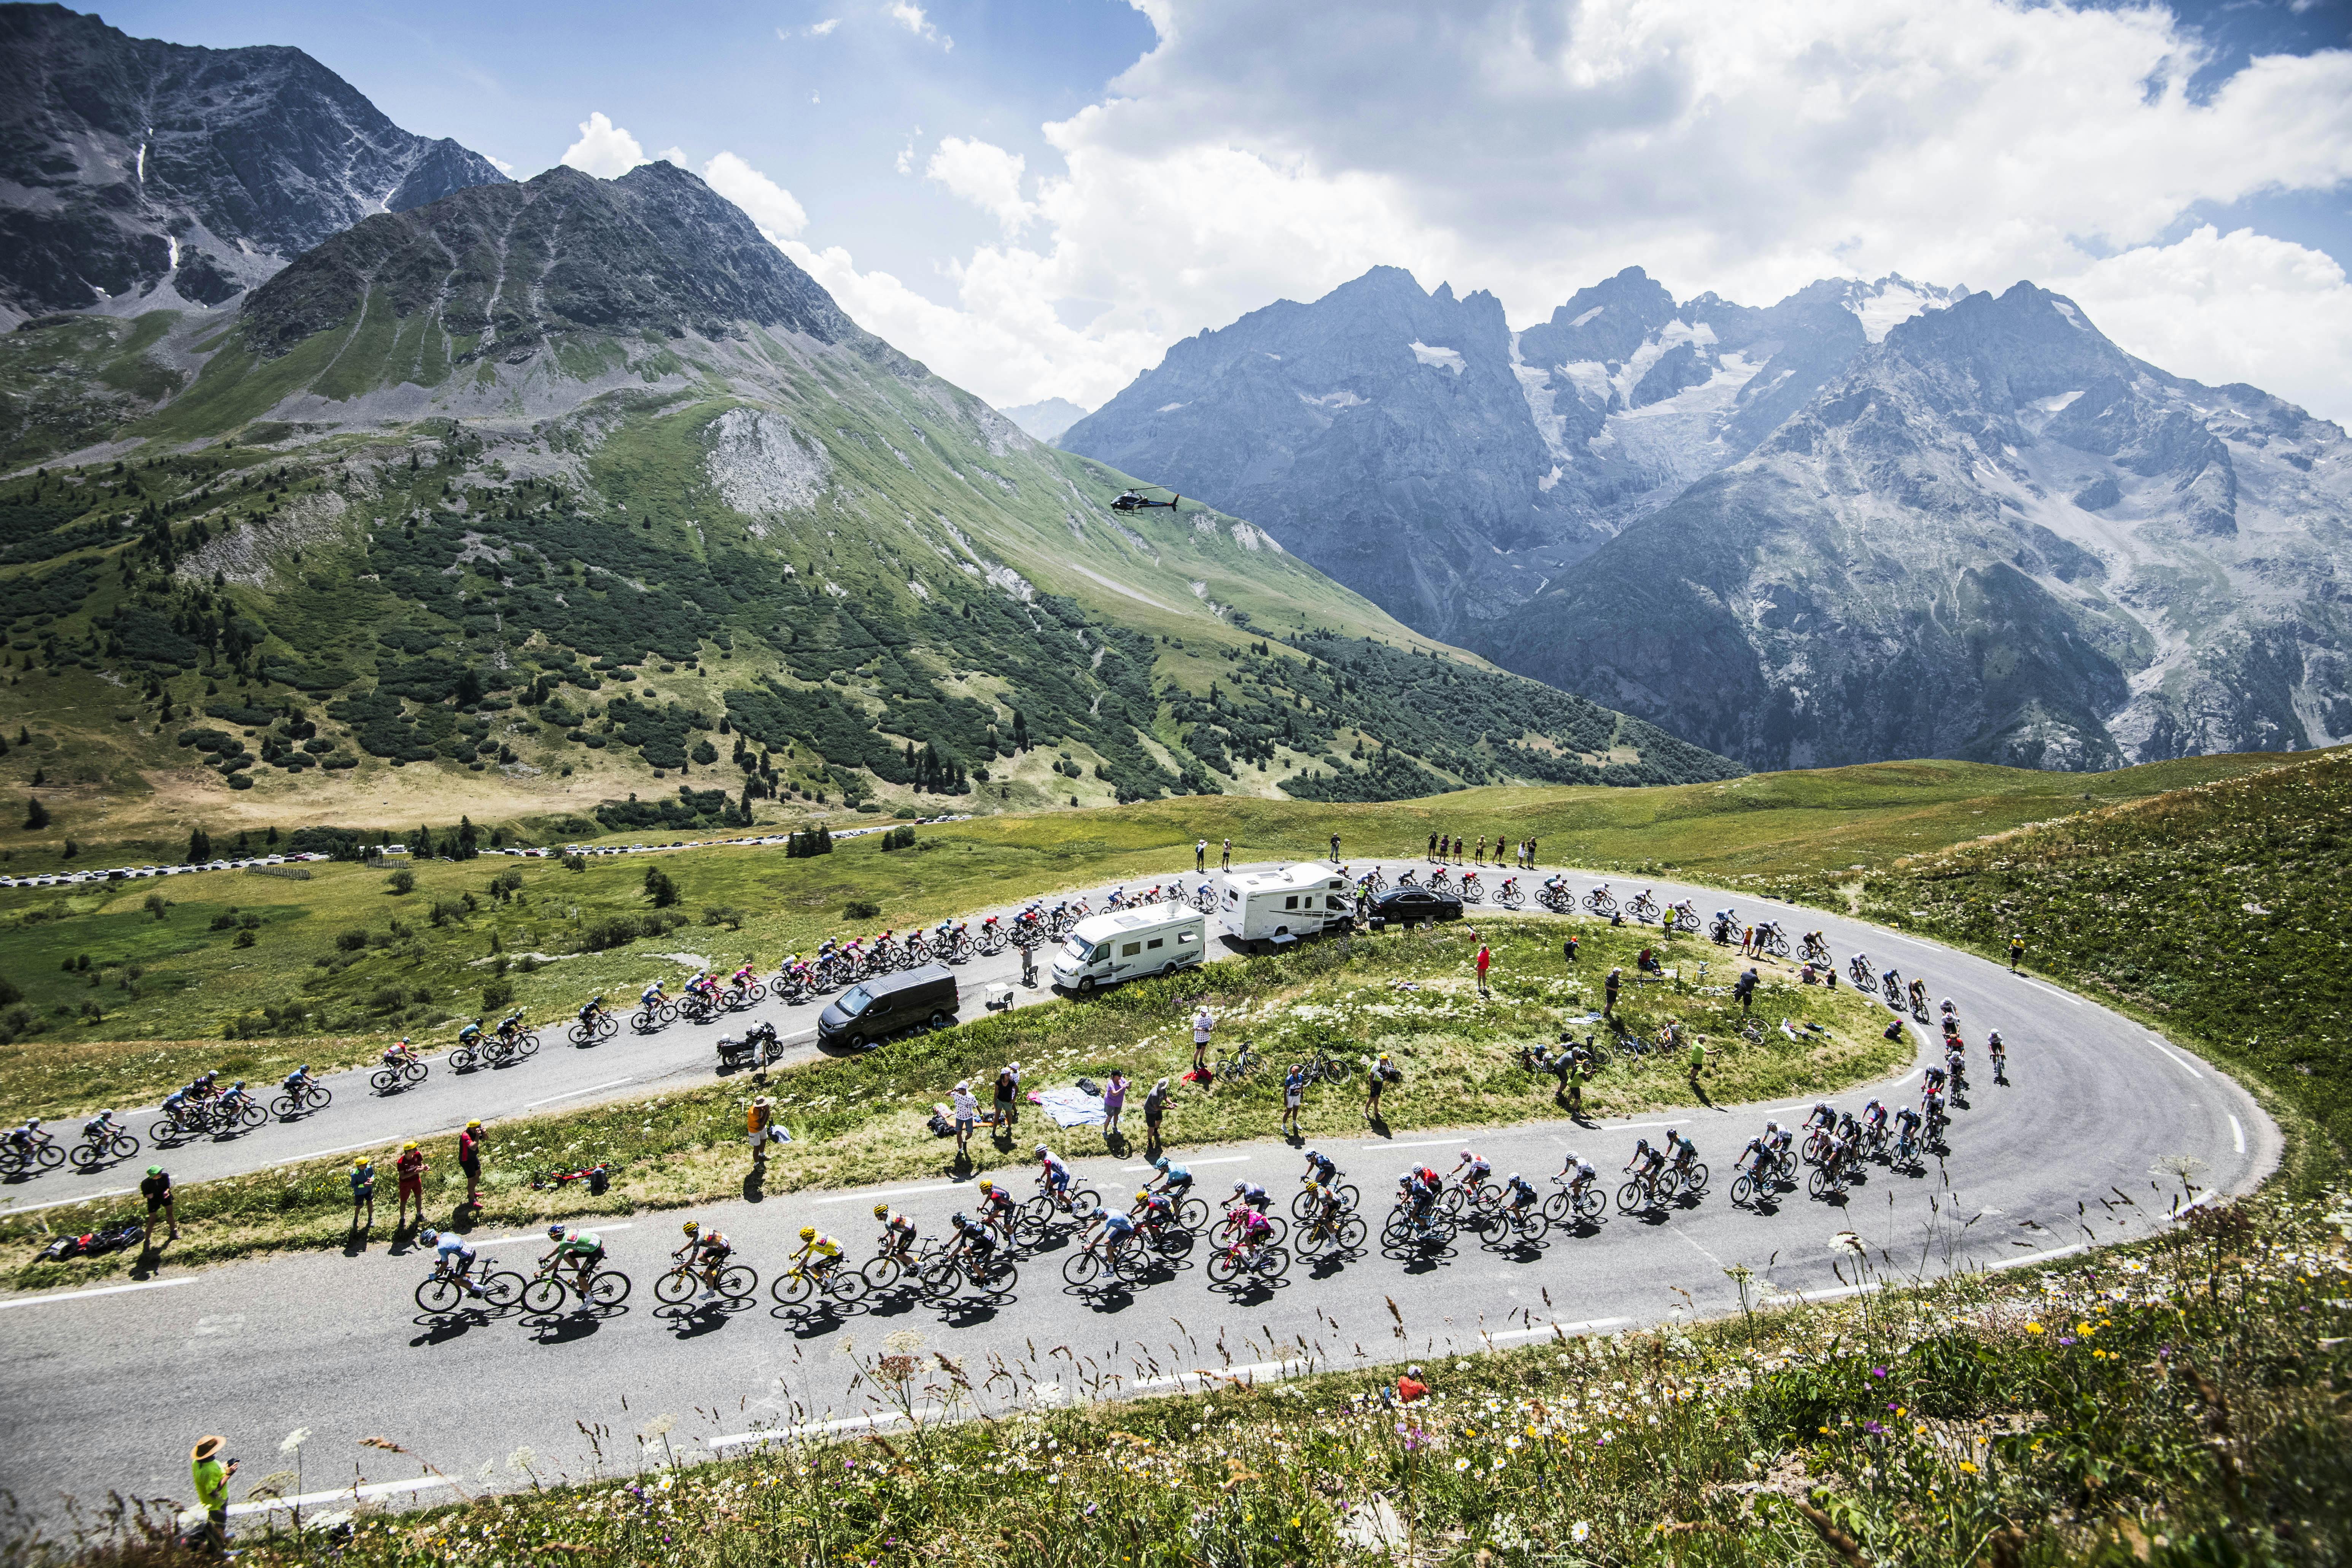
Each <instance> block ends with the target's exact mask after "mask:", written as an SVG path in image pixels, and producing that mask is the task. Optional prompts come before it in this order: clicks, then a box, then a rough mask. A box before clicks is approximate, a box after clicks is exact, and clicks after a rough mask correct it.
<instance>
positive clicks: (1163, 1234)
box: [1151, 1225, 1198, 1258]
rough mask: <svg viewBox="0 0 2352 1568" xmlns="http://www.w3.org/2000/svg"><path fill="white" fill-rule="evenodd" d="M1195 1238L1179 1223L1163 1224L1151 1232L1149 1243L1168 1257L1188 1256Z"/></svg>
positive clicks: (1190, 1254)
mask: <svg viewBox="0 0 2352 1568" xmlns="http://www.w3.org/2000/svg"><path fill="white" fill-rule="evenodd" d="M1197 1239H1198V1238H1197V1237H1194V1236H1193V1234H1192V1232H1191V1231H1189V1230H1186V1229H1185V1228H1184V1227H1183V1226H1181V1225H1163V1226H1160V1227H1159V1229H1158V1230H1157V1231H1156V1232H1155V1233H1154V1234H1153V1236H1152V1237H1151V1245H1152V1246H1153V1247H1156V1248H1157V1249H1158V1250H1159V1251H1160V1252H1161V1253H1163V1254H1165V1255H1166V1256H1168V1257H1170V1258H1189V1257H1191V1256H1192V1243H1193V1242H1194V1241H1195V1240H1197Z"/></svg>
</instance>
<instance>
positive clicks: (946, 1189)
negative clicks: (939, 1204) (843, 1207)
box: [816, 1182, 965, 1208]
mask: <svg viewBox="0 0 2352 1568" xmlns="http://www.w3.org/2000/svg"><path fill="white" fill-rule="evenodd" d="M964 1185H965V1184H964V1183H961V1182H941V1183H940V1184H939V1185H938V1186H935V1187H898V1188H896V1189H894V1190H892V1191H890V1192H886V1193H842V1194H838V1195H836V1196H834V1197H829V1198H818V1199H817V1200H816V1206H817V1207H819V1208H822V1207H824V1205H826V1204H849V1203H856V1201H857V1200H858V1199H860V1198H911V1197H913V1196H914V1195H915V1194H918V1193H953V1192H961V1191H962V1190H963V1188H964Z"/></svg>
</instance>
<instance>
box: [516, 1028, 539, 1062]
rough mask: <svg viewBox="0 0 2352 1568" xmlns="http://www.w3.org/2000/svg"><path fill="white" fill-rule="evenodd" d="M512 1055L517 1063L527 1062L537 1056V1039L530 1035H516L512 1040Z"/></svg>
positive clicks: (535, 1036)
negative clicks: (513, 1054)
mask: <svg viewBox="0 0 2352 1568" xmlns="http://www.w3.org/2000/svg"><path fill="white" fill-rule="evenodd" d="M514 1053H515V1059H516V1060H517V1061H529V1060H530V1058H533V1057H535V1056H537V1055H538V1054H539V1037H538V1036H537V1035H532V1034H521V1035H517V1036H516V1037H515V1038H514Z"/></svg>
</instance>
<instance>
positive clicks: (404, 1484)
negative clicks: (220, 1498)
mask: <svg viewBox="0 0 2352 1568" xmlns="http://www.w3.org/2000/svg"><path fill="white" fill-rule="evenodd" d="M456 1485H457V1482H455V1481H453V1480H450V1479H447V1478H446V1477H443V1476H419V1477H417V1478H416V1479H415V1480H413V1481H372V1482H370V1483H369V1484H367V1485H366V1486H360V1487H345V1488H344V1489H342V1490H341V1491H333V1492H304V1493H303V1494H302V1495H301V1496H300V1497H288V1498H271V1499H269V1500H267V1501H264V1502H233V1503H231V1504H229V1505H228V1511H229V1512H230V1513H231V1514H232V1515H236V1514H252V1513H272V1512H275V1511H276V1510H279V1509H288V1508H310V1507H313V1506H315V1505H317V1504H319V1503H326V1502H357V1501H359V1500H361V1499H362V1498H372V1497H396V1496H398V1495H399V1494H400V1493H402V1492H425V1491H431V1490H433V1489H436V1487H454V1486H456Z"/></svg>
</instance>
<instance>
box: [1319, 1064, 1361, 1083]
mask: <svg viewBox="0 0 2352 1568" xmlns="http://www.w3.org/2000/svg"><path fill="white" fill-rule="evenodd" d="M1322 1065H1323V1081H1324V1082H1325V1083H1328V1084H1331V1085H1334V1086H1335V1087H1336V1086H1337V1085H1339V1084H1343V1083H1346V1082H1347V1081H1348V1080H1349V1079H1352V1078H1354V1077H1355V1076H1356V1064H1355V1063H1354V1062H1351V1061H1349V1059H1348V1058H1345V1057H1325V1058H1322Z"/></svg>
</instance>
